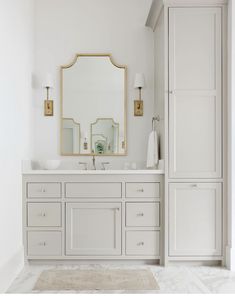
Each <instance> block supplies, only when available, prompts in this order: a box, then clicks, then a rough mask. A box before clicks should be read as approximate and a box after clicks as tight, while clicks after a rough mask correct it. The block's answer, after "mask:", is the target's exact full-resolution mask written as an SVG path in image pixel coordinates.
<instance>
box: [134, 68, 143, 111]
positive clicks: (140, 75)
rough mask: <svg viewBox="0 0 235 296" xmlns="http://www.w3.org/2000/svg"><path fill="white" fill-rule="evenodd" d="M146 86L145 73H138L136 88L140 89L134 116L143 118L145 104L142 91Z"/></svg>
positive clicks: (135, 102)
mask: <svg viewBox="0 0 235 296" xmlns="http://www.w3.org/2000/svg"><path fill="white" fill-rule="evenodd" d="M144 86H145V78H144V74H143V73H136V75H135V84H134V88H138V89H139V99H138V100H135V101H134V115H135V116H143V114H144V102H143V101H142V99H141V89H142V88H143V87H144Z"/></svg>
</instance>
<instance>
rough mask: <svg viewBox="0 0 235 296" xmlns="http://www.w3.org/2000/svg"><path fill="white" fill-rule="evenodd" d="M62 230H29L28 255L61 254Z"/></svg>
mask: <svg viewBox="0 0 235 296" xmlns="http://www.w3.org/2000/svg"><path fill="white" fill-rule="evenodd" d="M61 245H62V240H61V232H59V231H29V232H28V256H59V255H61V254H62V252H61Z"/></svg>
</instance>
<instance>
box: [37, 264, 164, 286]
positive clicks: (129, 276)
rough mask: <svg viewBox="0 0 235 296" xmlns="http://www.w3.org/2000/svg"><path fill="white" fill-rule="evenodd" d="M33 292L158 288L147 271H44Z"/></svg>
mask: <svg viewBox="0 0 235 296" xmlns="http://www.w3.org/2000/svg"><path fill="white" fill-rule="evenodd" d="M33 290H34V291H69V290H70V291H94V290H96V291H97V290H104V291H115V290H125V291H150V290H151V291H156V290H159V286H158V284H157V282H156V280H155V278H154V276H153V274H152V273H151V271H149V270H145V269H139V270H125V269H111V270H110V269H109V270H108V269H100V270H45V271H43V272H42V273H41V275H40V277H39V278H38V280H37V282H36V284H35V286H34V288H33Z"/></svg>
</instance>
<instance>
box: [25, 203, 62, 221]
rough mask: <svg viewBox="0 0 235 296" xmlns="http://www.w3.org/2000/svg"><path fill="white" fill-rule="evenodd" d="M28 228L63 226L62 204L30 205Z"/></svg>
mask: <svg viewBox="0 0 235 296" xmlns="http://www.w3.org/2000/svg"><path fill="white" fill-rule="evenodd" d="M28 226H29V227H40V226H41V227H44V226H47V227H49V226H51V227H56V226H61V203H28Z"/></svg>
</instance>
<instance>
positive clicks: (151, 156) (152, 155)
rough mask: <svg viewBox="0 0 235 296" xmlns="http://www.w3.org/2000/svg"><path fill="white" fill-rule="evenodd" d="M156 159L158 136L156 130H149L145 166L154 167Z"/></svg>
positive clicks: (156, 163)
mask: <svg viewBox="0 0 235 296" xmlns="http://www.w3.org/2000/svg"><path fill="white" fill-rule="evenodd" d="M158 160H159V155H158V136H157V132H156V131H151V133H150V135H149V141H148V154H147V168H154V167H156V166H157V165H158Z"/></svg>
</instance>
